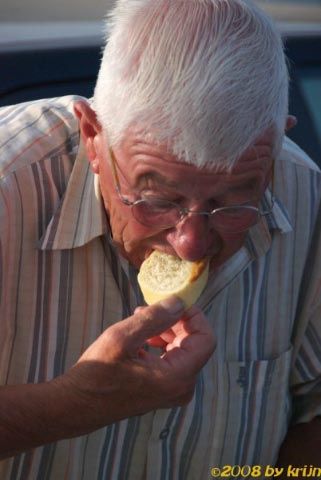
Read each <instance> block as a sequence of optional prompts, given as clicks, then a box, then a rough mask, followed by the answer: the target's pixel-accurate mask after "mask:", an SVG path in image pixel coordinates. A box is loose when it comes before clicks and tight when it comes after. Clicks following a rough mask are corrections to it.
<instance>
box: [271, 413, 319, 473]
mask: <svg viewBox="0 0 321 480" xmlns="http://www.w3.org/2000/svg"><path fill="white" fill-rule="evenodd" d="M320 441H321V417H317V418H315V419H313V420H312V421H311V422H309V423H300V424H297V425H294V426H293V427H290V429H289V431H288V433H287V436H286V438H285V440H284V442H283V444H282V446H281V449H280V452H279V459H278V462H277V464H278V465H280V466H284V467H288V465H293V466H297V467H304V465H313V466H315V467H320V466H321V459H320ZM284 478H286V477H284Z"/></svg>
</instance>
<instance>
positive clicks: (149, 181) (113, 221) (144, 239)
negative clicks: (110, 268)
mask: <svg viewBox="0 0 321 480" xmlns="http://www.w3.org/2000/svg"><path fill="white" fill-rule="evenodd" d="M271 149H272V140H271V135H268V134H267V135H265V136H264V137H262V138H261V139H259V140H258V142H257V143H256V144H255V146H254V147H252V148H251V149H249V150H248V151H247V152H245V154H244V155H243V156H242V157H241V159H240V160H239V161H238V162H237V164H236V165H235V167H234V168H233V170H232V171H230V172H215V171H213V170H211V169H210V168H206V169H200V168H197V167H196V166H194V165H188V164H186V163H183V162H181V161H178V160H177V159H176V158H175V157H174V156H173V155H171V154H169V153H168V151H167V150H166V148H165V147H163V146H159V145H155V144H152V143H148V142H147V141H146V140H143V139H142V138H141V137H139V135H138V134H135V133H133V132H129V134H128V135H127V137H126V141H124V142H123V143H122V144H121V145H120V146H119V147H118V148H115V149H114V155H115V159H116V161H117V170H118V175H119V181H120V187H121V192H122V194H123V195H125V196H126V197H129V198H131V199H133V200H136V199H138V198H140V197H143V198H146V197H153V198H160V199H166V200H170V201H172V202H176V203H178V204H179V205H181V206H183V207H187V208H188V209H190V210H195V211H211V210H213V209H214V208H217V207H221V206H228V205H236V204H243V203H245V202H249V201H251V202H252V204H253V205H255V206H257V205H258V202H259V199H260V198H261V197H262V195H263V193H264V191H265V189H266V187H267V184H268V182H269V180H270V177H271V170H272V155H271ZM96 150H97V157H98V159H99V179H100V187H101V192H102V197H103V201H104V205H105V208H106V211H107V213H108V217H109V222H110V226H111V229H112V234H113V239H114V242H115V243H116V244H117V246H118V248H119V250H120V252H121V253H122V254H123V255H124V256H125V258H127V259H128V260H129V261H130V262H131V263H132V264H133V265H135V266H136V267H137V268H139V267H140V265H141V263H142V262H143V261H144V259H145V258H147V257H148V256H149V255H150V253H151V252H152V251H153V250H159V251H162V252H166V253H169V254H172V255H177V256H178V257H180V258H183V259H186V260H190V261H194V260H198V259H201V258H203V257H205V256H209V257H210V258H211V268H212V269H214V268H216V267H218V266H219V265H221V264H222V263H223V262H225V261H226V260H227V259H228V258H229V257H231V256H232V255H233V254H234V253H235V252H236V251H237V250H239V249H240V247H241V246H242V245H243V243H244V240H245V237H246V234H247V232H246V231H245V232H241V233H233V234H231V233H229V234H227V233H224V232H223V231H217V230H215V228H213V226H212V222H211V221H209V219H208V217H207V216H201V215H188V216H186V217H184V218H183V219H182V220H181V221H180V222H179V223H178V224H177V225H175V226H173V227H171V228H166V229H164V228H160V227H158V226H156V227H147V226H144V225H142V224H141V223H139V222H138V221H137V220H136V219H135V218H134V216H133V214H132V210H131V208H130V207H129V206H126V205H124V203H123V202H122V201H121V199H120V198H119V195H118V194H117V192H116V190H115V182H114V179H113V175H112V170H111V164H110V156H109V151H108V148H107V140H106V138H105V137H104V134H103V133H100V135H99V137H98V142H96Z"/></svg>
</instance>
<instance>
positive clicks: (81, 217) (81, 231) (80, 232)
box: [38, 142, 108, 250]
mask: <svg viewBox="0 0 321 480" xmlns="http://www.w3.org/2000/svg"><path fill="white" fill-rule="evenodd" d="M107 231H108V222H107V217H106V213H105V210H104V207H103V202H102V198H101V194H100V189H99V181H98V175H95V174H94V173H93V172H92V171H91V169H90V166H89V162H88V160H87V156H86V152H85V148H84V145H83V144H82V142H80V145H79V150H78V153H77V157H76V160H75V164H74V167H73V169H72V173H71V176H70V178H69V181H68V186H67V189H66V192H65V195H64V197H63V199H62V201H61V202H60V205H59V206H58V208H57V210H56V211H55V213H54V215H53V217H52V219H51V221H50V223H49V224H48V226H47V229H46V231H45V233H44V235H43V236H42V237H41V239H40V240H39V244H38V246H39V248H40V249H41V250H63V249H70V248H76V247H81V246H82V245H85V244H86V243H88V242H90V241H91V240H92V239H94V238H96V237H98V236H100V235H103V234H105V233H106V232H107Z"/></svg>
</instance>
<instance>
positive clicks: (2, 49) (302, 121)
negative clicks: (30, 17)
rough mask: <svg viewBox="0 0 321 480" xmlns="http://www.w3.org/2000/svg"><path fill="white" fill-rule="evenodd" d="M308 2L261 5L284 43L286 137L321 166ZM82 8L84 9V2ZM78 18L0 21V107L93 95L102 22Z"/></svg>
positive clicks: (317, 7)
mask: <svg viewBox="0 0 321 480" xmlns="http://www.w3.org/2000/svg"><path fill="white" fill-rule="evenodd" d="M293 2H294V3H293ZM81 3H82V2H80V4H81ZM258 3H262V2H260V1H259V2H258ZM309 3H310V4H309ZM309 3H307V2H306V1H305V3H304V5H303V4H302V2H301V3H299V2H298V1H295V0H291V5H290V6H289V4H290V1H289V0H287V1H286V0H284V1H283V2H273V1H272V2H271V3H267V2H264V3H262V5H263V7H264V8H266V9H267V10H268V11H269V12H270V13H271V14H272V16H274V18H275V19H276V20H277V21H278V23H279V26H280V29H281V32H282V35H283V37H284V41H285V51H286V55H287V58H288V65H289V71H290V79H291V82H290V113H291V114H294V115H296V116H297V118H298V125H297V126H296V127H295V128H293V129H292V130H291V131H290V132H289V136H290V137H291V138H292V139H293V140H294V141H295V142H296V143H298V144H299V145H300V146H301V147H302V148H303V149H304V150H305V151H306V152H307V153H308V154H309V155H310V156H311V158H312V159H313V160H314V161H315V162H316V163H317V164H318V165H319V166H320V168H321V2H320V1H319V0H314V1H313V0H310V2H309ZM83 4H84V5H85V4H86V5H87V7H86V8H88V3H87V2H83ZM93 8H94V7H93ZM100 8H101V7H100ZM78 16H79V15H78ZM94 16H95V15H93V17H94ZM96 16H97V18H101V16H102V15H98V14H97V15H96ZM79 18H81V20H77V21H71V20H69V21H66V20H64V21H60V20H57V19H55V20H54V21H52V20H50V21H44V20H41V21H40V19H38V20H37V22H31V21H29V22H22V21H19V22H12V21H9V20H7V21H6V22H2V23H1V22H0V65H1V66H2V68H1V73H0V79H1V81H0V106H4V105H10V104H14V103H18V102H25V101H28V100H34V99H39V98H46V97H53V96H61V95H68V94H78V95H83V96H86V97H91V96H92V93H93V88H94V85H95V80H96V75H97V72H98V69H99V64H100V58H101V47H102V44H103V37H104V33H103V23H102V22H101V21H99V20H96V19H95V18H93V19H91V20H89V21H88V20H87V21H86V20H84V19H83V18H82V17H81V16H79Z"/></svg>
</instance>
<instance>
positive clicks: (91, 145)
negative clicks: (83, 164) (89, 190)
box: [74, 100, 102, 173]
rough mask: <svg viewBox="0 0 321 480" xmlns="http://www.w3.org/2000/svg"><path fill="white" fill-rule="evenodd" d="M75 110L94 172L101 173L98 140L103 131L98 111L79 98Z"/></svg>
mask: <svg viewBox="0 0 321 480" xmlns="http://www.w3.org/2000/svg"><path fill="white" fill-rule="evenodd" d="M74 112H75V115H76V117H77V118H78V120H79V128H80V133H81V137H82V140H83V142H84V144H85V146H86V150H87V155H88V159H89V162H90V164H91V168H92V170H93V172H94V173H99V155H98V151H97V144H98V143H97V142H98V141H99V137H100V134H101V131H102V128H101V125H100V123H99V121H98V119H97V116H96V113H95V112H94V110H93V109H92V108H91V106H90V105H89V103H87V102H86V101H84V100H78V101H77V102H76V103H75V105H74Z"/></svg>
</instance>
